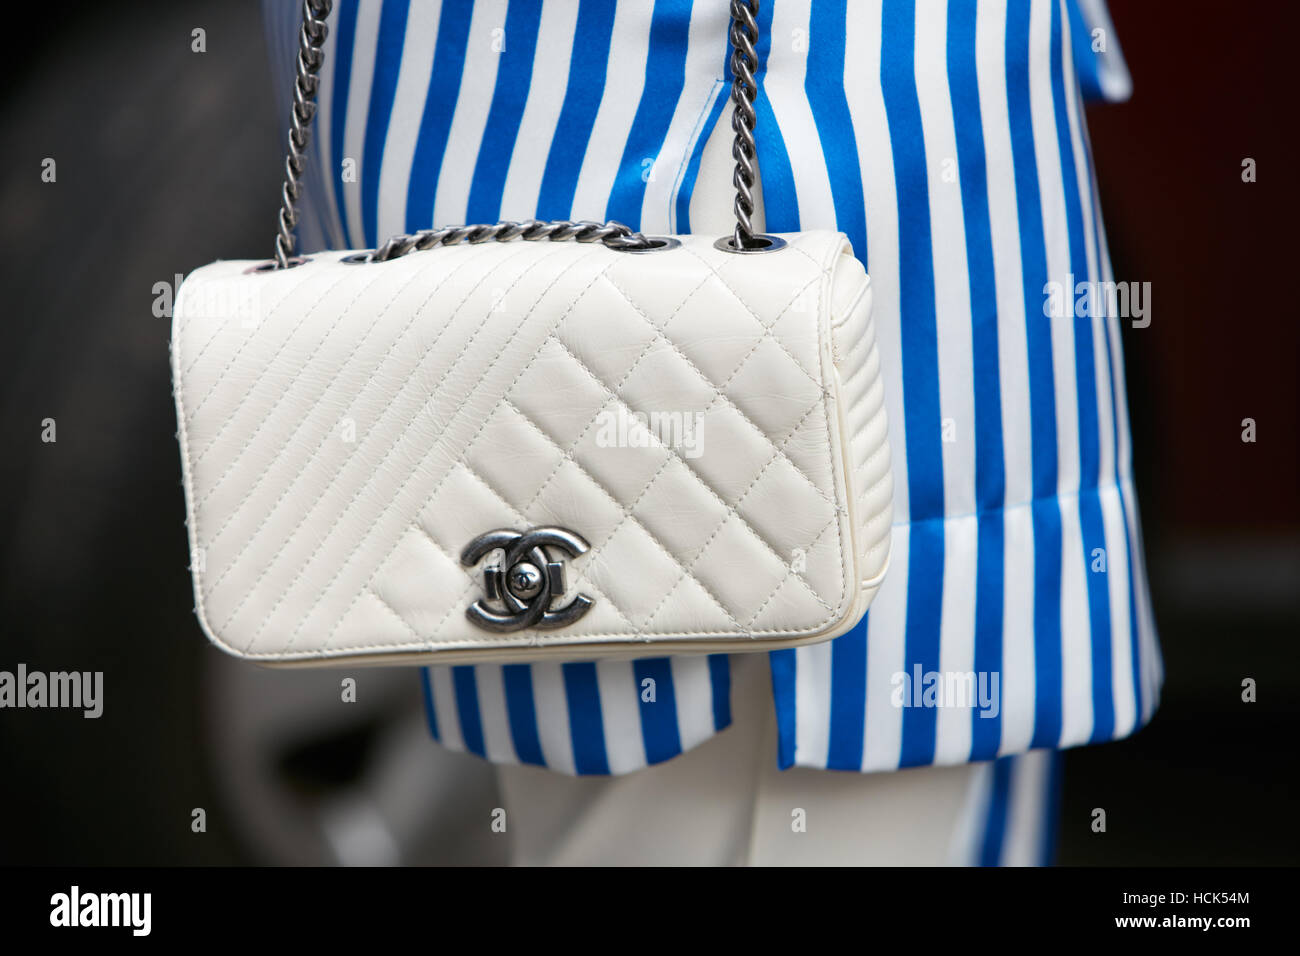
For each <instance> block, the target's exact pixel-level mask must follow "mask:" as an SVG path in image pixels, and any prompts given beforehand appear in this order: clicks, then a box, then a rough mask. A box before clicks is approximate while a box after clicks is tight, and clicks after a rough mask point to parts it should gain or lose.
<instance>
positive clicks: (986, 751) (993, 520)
mask: <svg viewBox="0 0 1300 956" xmlns="http://www.w3.org/2000/svg"><path fill="white" fill-rule="evenodd" d="M975 21H976V8H975V6H974V5H973V4H959V5H957V6H954V7H950V8H949V20H948V50H947V63H948V91H949V95H950V96H951V97H952V118H953V127H954V133H955V135H956V141H957V168H958V180H959V182H960V184H961V202H962V219H963V222H964V225H965V236H966V274H967V276H968V277H969V282H970V308H971V358H972V363H973V368H972V378H973V382H974V402H975V506H976V512H977V513H978V517H977V518H976V558H975V635H974V639H975V671H976V673H977V674H980V673H984V674H992V673H999V674H1000V673H1001V671H1002V623H1003V622H1002V616H1003V584H1004V582H1003V576H1004V574H1005V569H1004V566H1003V558H1004V553H1003V548H1004V542H1005V533H1004V528H1003V522H1004V520H1005V516H1004V513H1003V511H1002V509H1003V507H1004V506H1005V505H1006V491H1007V481H1006V461H1005V450H1004V448H1003V443H1002V382H1001V369H1000V367H999V363H998V356H999V352H998V298H997V285H996V280H995V276H996V273H995V271H994V266H993V232H992V228H991V226H990V225H989V193H988V170H987V166H986V162H987V159H986V154H985V152H984V120H983V114H982V112H981V109H980V99H979V85H978V75H977V70H978V67H977V65H976V57H975V50H976V41H975ZM998 689H999V692H1000V691H1001V689H1002V682H1001V680H999V681H998ZM1001 714H1002V707H1001V702H1000V701H999V706H998V716H996V717H989V716H986V714H985V712H983V711H981V710H979V709H974V710H972V712H971V759H972V760H989V759H992V758H993V757H996V756H997V753H998V748H999V747H1000V746H1001V743H1002V716H1001Z"/></svg>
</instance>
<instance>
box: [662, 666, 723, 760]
mask: <svg viewBox="0 0 1300 956" xmlns="http://www.w3.org/2000/svg"><path fill="white" fill-rule="evenodd" d="M669 664H670V666H671V667H672V674H673V697H674V699H675V700H676V701H677V733H678V736H679V737H680V738H681V742H682V750H689V749H690V748H691V747H694V746H695V745H696V744H698V743H702V742H703V741H705V740H708V739H709V738H710V737H712V736H713V735H714V734H715V733H716V732H717V731H716V730H715V729H714V727H713V677H712V674H711V673H710V671H709V659H708V658H707V657H671V658H669Z"/></svg>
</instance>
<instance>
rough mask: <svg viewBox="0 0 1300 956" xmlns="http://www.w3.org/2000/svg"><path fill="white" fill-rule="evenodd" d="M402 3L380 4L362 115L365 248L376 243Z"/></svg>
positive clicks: (393, 0)
mask: <svg viewBox="0 0 1300 956" xmlns="http://www.w3.org/2000/svg"><path fill="white" fill-rule="evenodd" d="M408 10H409V4H408V3H407V2H406V0H384V6H383V9H382V10H381V12H380V16H379V39H378V41H377V43H376V45H375V74H374V79H373V80H372V81H371V85H370V108H369V110H367V111H366V136H365V142H364V144H363V146H362V151H361V221H362V228H363V229H364V231H365V242H366V245H368V246H374V245H377V244H378V242H379V238H378V232H379V227H378V225H377V224H376V223H377V220H378V218H379V173H380V171H381V170H382V169H383V164H384V144H385V143H386V142H387V141H388V123H389V120H390V119H391V118H392V115H393V100H394V98H395V97H396V95H397V75H398V73H399V71H400V70H401V68H402V45H403V44H404V43H405V42H406V15H407V12H408Z"/></svg>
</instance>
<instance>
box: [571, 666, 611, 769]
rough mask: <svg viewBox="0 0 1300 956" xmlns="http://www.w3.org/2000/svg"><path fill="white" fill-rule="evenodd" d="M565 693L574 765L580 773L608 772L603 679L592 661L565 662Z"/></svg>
mask: <svg viewBox="0 0 1300 956" xmlns="http://www.w3.org/2000/svg"><path fill="white" fill-rule="evenodd" d="M561 671H562V672H563V673H564V694H565V697H566V698H567V699H568V702H569V736H570V738H571V739H572V741H573V766H574V769H575V770H576V771H577V772H578V773H580V774H608V773H609V756H608V755H607V754H606V753H605V723H604V715H603V713H602V712H601V709H600V681H599V679H598V678H597V676H596V665H595V664H592V663H590V662H585V661H584V662H581V663H577V664H564V665H562V666H561Z"/></svg>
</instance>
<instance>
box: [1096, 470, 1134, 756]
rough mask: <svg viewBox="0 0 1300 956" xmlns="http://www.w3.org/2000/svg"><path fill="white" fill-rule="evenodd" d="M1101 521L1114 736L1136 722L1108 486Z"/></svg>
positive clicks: (1117, 533) (1125, 591) (1120, 561)
mask: <svg viewBox="0 0 1300 956" xmlns="http://www.w3.org/2000/svg"><path fill="white" fill-rule="evenodd" d="M1101 520H1102V524H1103V526H1104V527H1105V529H1106V578H1107V581H1106V583H1107V584H1108V585H1109V587H1110V627H1111V636H1110V654H1111V657H1110V662H1111V663H1110V667H1111V687H1112V690H1113V693H1112V696H1113V698H1114V701H1115V736H1116V737H1123V736H1125V735H1126V734H1128V733H1131V732H1132V730H1133V728H1134V726H1135V725H1136V723H1137V716H1138V715H1137V700H1136V699H1135V696H1134V687H1133V645H1132V640H1133V638H1132V632H1131V630H1130V628H1129V620H1130V619H1129V588H1128V585H1129V574H1130V573H1131V571H1132V569H1131V568H1130V567H1129V560H1128V546H1127V543H1126V542H1125V540H1124V536H1125V534H1127V530H1126V528H1125V527H1124V517H1123V512H1122V511H1121V510H1120V490H1119V488H1117V487H1115V486H1113V485H1111V486H1108V487H1107V488H1105V489H1104V490H1103V491H1102V493H1101Z"/></svg>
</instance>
